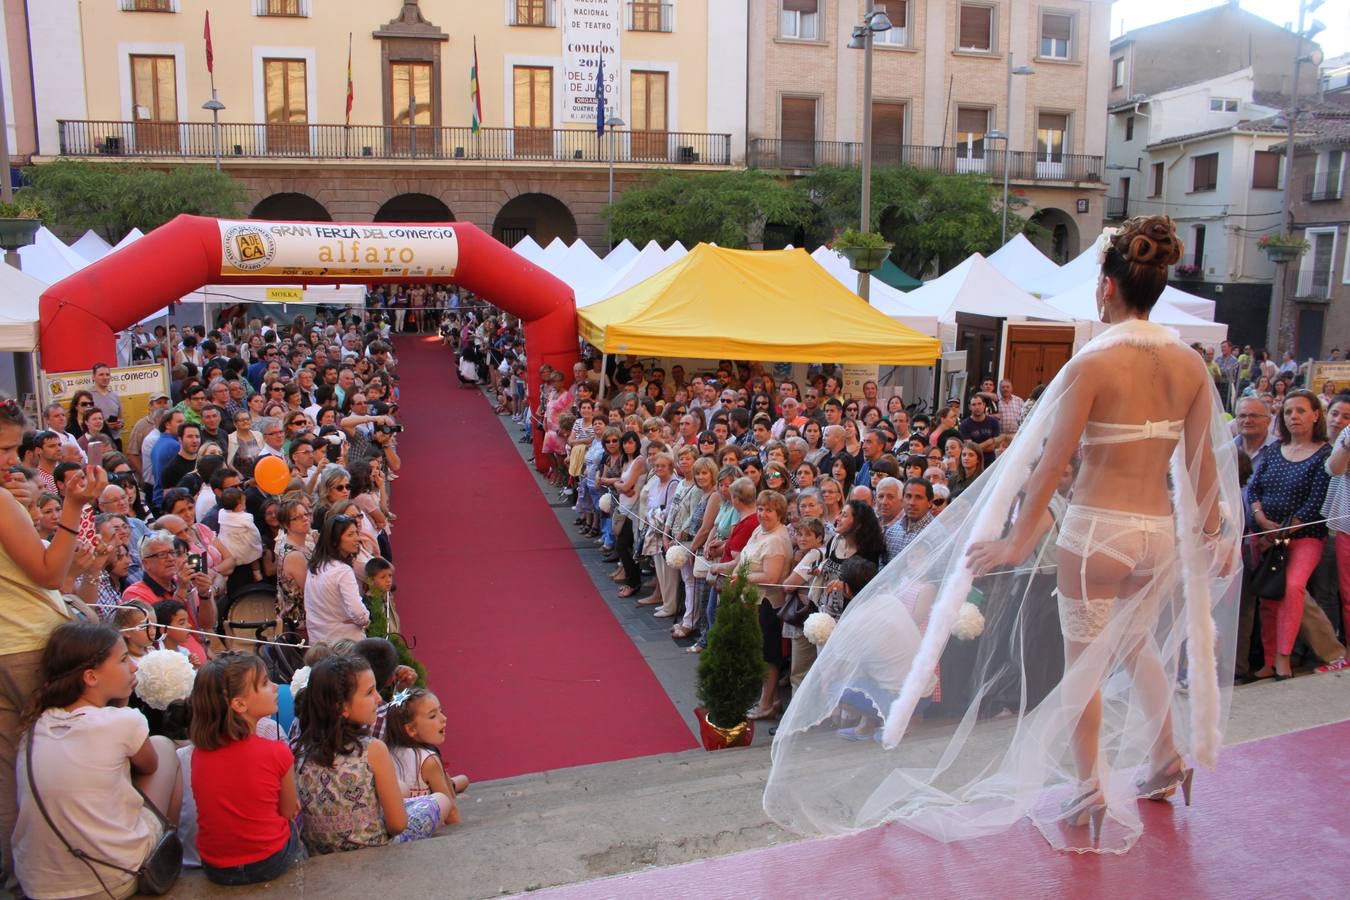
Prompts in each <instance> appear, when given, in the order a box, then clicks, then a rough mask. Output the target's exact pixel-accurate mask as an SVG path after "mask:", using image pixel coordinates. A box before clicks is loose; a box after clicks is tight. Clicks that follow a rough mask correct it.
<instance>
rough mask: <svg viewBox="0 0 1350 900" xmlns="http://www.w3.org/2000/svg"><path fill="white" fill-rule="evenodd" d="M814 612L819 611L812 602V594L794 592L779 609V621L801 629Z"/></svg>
mask: <svg viewBox="0 0 1350 900" xmlns="http://www.w3.org/2000/svg"><path fill="white" fill-rule="evenodd" d="M814 612H818V610H817V609H816V604H815V603H813V602H812V601H811V597H810V594H806V595H803V593H802V591H793V592H792V593H790V594H788V598H787V601H786V602H785V603H784V604H783V605H782V607H780V608H779V610H778V621H780V622H782V623H783V624H784V625H791V626H792V627H793V628H801V627H802V626H803V625H805V624H806V620H807V619H808V618H810V616H811V614H812V613H814Z"/></svg>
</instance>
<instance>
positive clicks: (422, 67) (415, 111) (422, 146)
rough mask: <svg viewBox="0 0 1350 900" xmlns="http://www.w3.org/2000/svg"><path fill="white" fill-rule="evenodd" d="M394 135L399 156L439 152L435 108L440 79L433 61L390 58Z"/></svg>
mask: <svg viewBox="0 0 1350 900" xmlns="http://www.w3.org/2000/svg"><path fill="white" fill-rule="evenodd" d="M389 84H390V93H391V95H390V98H389V99H390V110H391V112H392V113H393V131H392V133H391V135H390V138H391V143H392V145H393V146H392V150H393V154H394V155H395V156H431V155H434V153H435V133H436V129H435V128H433V127H432V125H433V123H434V119H433V110H434V109H435V107H436V102H437V98H436V82H435V80H434V79H433V77H432V64H431V63H429V62H390V63H389Z"/></svg>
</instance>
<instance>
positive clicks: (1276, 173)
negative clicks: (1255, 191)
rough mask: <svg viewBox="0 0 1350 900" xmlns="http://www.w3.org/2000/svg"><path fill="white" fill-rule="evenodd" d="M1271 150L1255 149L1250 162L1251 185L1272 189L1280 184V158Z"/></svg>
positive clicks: (1280, 154)
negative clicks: (1253, 158) (1253, 156)
mask: <svg viewBox="0 0 1350 900" xmlns="http://www.w3.org/2000/svg"><path fill="white" fill-rule="evenodd" d="M1283 155H1284V154H1282V153H1279V152H1277V151H1273V150H1257V151H1256V158H1255V160H1254V161H1253V163H1252V187H1254V188H1269V189H1274V188H1278V187H1279V186H1280V158H1281V157H1282V156H1283Z"/></svg>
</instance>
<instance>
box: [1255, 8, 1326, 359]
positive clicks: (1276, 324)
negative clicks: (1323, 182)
mask: <svg viewBox="0 0 1350 900" xmlns="http://www.w3.org/2000/svg"><path fill="white" fill-rule="evenodd" d="M1322 3H1323V0H1301V2H1300V3H1299V5H1298V30H1297V31H1295V32H1294V75H1293V78H1291V79H1290V81H1289V112H1288V113H1287V114H1286V115H1285V117H1284V120H1285V127H1286V128H1287V129H1288V134H1287V135H1286V137H1285V142H1284V196H1283V197H1282V198H1281V202H1280V209H1281V211H1282V212H1283V215H1282V216H1281V217H1280V224H1281V226H1282V227H1281V230H1282V231H1285V232H1291V231H1293V228H1294V194H1293V190H1292V189H1293V184H1294V129H1295V127H1296V123H1297V121H1298V70H1299V67H1300V66H1302V65H1303V63H1305V62H1306V63H1313V64H1314V65H1320V64H1321V59H1320V56H1321V52H1320V51H1318V50H1316V49H1313V50H1312V51H1311V52H1309V53H1304V52H1303V42H1304V41H1311V40H1312V39H1313V38H1314V37H1316V36H1317V35H1318V34H1321V33H1322V31H1324V30H1325V29H1326V26H1325V25H1323V24H1322V23H1321V22H1319V21H1317V20H1316V19H1314V20H1313V22H1312V24H1311V25H1309V26H1308V27H1307V28H1304V27H1303V17H1304V16H1306V15H1307V14H1308V13H1310V12H1313V11H1315V10H1316V9H1317V8H1318V7H1319V6H1321V5H1322ZM1288 265H1289V263H1288V261H1287V260H1281V261H1278V262H1276V263H1275V283H1274V284H1273V285H1271V291H1270V314H1269V316H1268V318H1267V321H1266V346H1267V347H1268V348H1269V349H1270V354H1271V356H1274V355H1275V353H1276V352H1277V350H1278V348H1279V346H1280V332H1281V331H1282V330H1283V327H1284V309H1283V306H1284V300H1285V291H1286V283H1287V280H1288V275H1289V272H1288ZM1291 337H1292V335H1291Z"/></svg>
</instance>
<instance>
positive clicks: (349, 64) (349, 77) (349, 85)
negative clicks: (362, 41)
mask: <svg viewBox="0 0 1350 900" xmlns="http://www.w3.org/2000/svg"><path fill="white" fill-rule="evenodd" d="M355 99H356V92H355V90H354V89H353V88H352V33H351V32H350V31H349V32H347V125H348V126H350V125H351V124H352V101H353V100H355Z"/></svg>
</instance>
